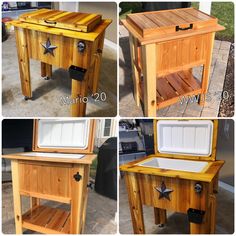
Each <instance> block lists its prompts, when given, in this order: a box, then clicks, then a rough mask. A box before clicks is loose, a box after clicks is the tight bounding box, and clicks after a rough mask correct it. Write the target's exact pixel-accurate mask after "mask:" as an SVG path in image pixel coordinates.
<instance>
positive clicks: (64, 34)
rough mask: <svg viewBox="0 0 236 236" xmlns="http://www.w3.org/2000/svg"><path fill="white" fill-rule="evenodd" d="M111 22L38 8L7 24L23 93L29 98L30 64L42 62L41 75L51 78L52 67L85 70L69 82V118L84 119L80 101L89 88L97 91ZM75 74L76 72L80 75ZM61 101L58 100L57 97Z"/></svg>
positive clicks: (88, 15) (86, 14)
mask: <svg viewBox="0 0 236 236" xmlns="http://www.w3.org/2000/svg"><path fill="white" fill-rule="evenodd" d="M110 23H111V20H110V19H102V16H101V15H99V14H89V13H81V12H66V11H59V10H50V9H40V10H37V11H33V12H30V13H25V14H23V15H21V16H20V17H19V19H18V20H14V21H11V22H9V24H11V25H13V26H14V27H15V35H16V44H17V51H18V61H19V71H20V79H21V88H22V93H23V95H24V96H25V98H26V99H29V98H32V96H33V95H32V91H31V78H30V63H29V62H30V61H29V59H35V60H39V61H41V76H43V77H47V78H48V77H51V75H52V65H53V66H56V67H60V68H64V69H66V70H68V69H69V68H70V67H71V66H72V68H77V70H76V71H79V72H80V71H81V70H85V71H86V73H84V75H83V76H82V77H81V76H80V77H81V79H80V80H78V79H77V77H78V76H73V75H71V74H70V76H71V79H72V90H71V99H72V101H74V100H76V99H77V100H76V101H77V102H76V101H74V103H72V104H73V105H72V108H71V109H72V110H71V115H72V116H84V115H85V110H86V103H83V102H79V101H80V100H79V98H83V97H86V96H87V94H88V88H89V89H90V90H91V91H92V93H95V92H97V88H98V82H99V73H100V64H101V59H102V50H103V43H104V36H105V30H106V28H107V27H108V26H109V24H110ZM79 72H78V73H79ZM58 99H60V98H58Z"/></svg>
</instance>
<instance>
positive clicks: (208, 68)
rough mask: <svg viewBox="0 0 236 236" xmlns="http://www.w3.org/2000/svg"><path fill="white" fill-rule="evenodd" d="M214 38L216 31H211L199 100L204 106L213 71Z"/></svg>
mask: <svg viewBox="0 0 236 236" xmlns="http://www.w3.org/2000/svg"><path fill="white" fill-rule="evenodd" d="M214 39H215V33H209V44H208V47H207V49H206V52H205V53H206V55H207V58H206V62H205V64H204V68H203V74H202V85H201V87H202V93H201V96H200V100H199V105H201V106H203V105H204V104H205V100H206V94H207V90H208V85H209V80H210V71H211V59H212V51H213V46H214Z"/></svg>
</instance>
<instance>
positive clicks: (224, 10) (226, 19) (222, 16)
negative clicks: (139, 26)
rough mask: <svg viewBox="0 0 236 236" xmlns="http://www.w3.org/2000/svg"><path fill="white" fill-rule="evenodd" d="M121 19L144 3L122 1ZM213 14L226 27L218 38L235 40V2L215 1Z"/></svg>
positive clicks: (217, 34)
mask: <svg viewBox="0 0 236 236" xmlns="http://www.w3.org/2000/svg"><path fill="white" fill-rule="evenodd" d="M198 6H199V4H198V3H197V2H193V3H192V7H195V8H198ZM120 8H121V9H122V11H121V12H120V19H124V18H125V16H126V14H128V13H132V12H133V13H134V12H140V11H141V10H142V5H141V3H140V2H133V3H131V2H123V3H120ZM211 15H212V16H215V17H216V18H218V19H219V24H221V25H223V26H224V27H225V28H226V29H225V30H224V31H220V32H217V33H216V38H217V39H219V40H226V41H230V42H233V41H234V3H233V2H213V3H212V8H211Z"/></svg>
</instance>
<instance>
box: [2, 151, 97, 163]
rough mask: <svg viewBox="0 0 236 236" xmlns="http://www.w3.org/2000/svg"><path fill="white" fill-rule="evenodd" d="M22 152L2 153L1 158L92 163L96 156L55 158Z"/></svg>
mask: <svg viewBox="0 0 236 236" xmlns="http://www.w3.org/2000/svg"><path fill="white" fill-rule="evenodd" d="M22 154H24V153H22V152H20V153H13V154H8V155H2V158H6V159H15V160H24V161H41V162H54V163H69V164H89V165H90V164H92V162H93V160H94V159H95V158H96V157H97V155H96V154H86V155H84V157H83V158H80V159H76V158H55V157H47V156H46V155H45V156H44V157H40V156H24V155H22Z"/></svg>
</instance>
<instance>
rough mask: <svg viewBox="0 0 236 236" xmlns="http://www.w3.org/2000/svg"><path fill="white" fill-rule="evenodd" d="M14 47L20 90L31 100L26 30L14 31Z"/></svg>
mask: <svg viewBox="0 0 236 236" xmlns="http://www.w3.org/2000/svg"><path fill="white" fill-rule="evenodd" d="M15 32H16V33H15V36H16V45H17V54H18V64H19V72H20V81H21V90H22V94H23V95H24V96H25V97H28V98H31V97H32V91H31V79H30V64H29V53H28V51H29V44H28V42H27V36H26V30H25V29H16V30H15Z"/></svg>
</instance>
